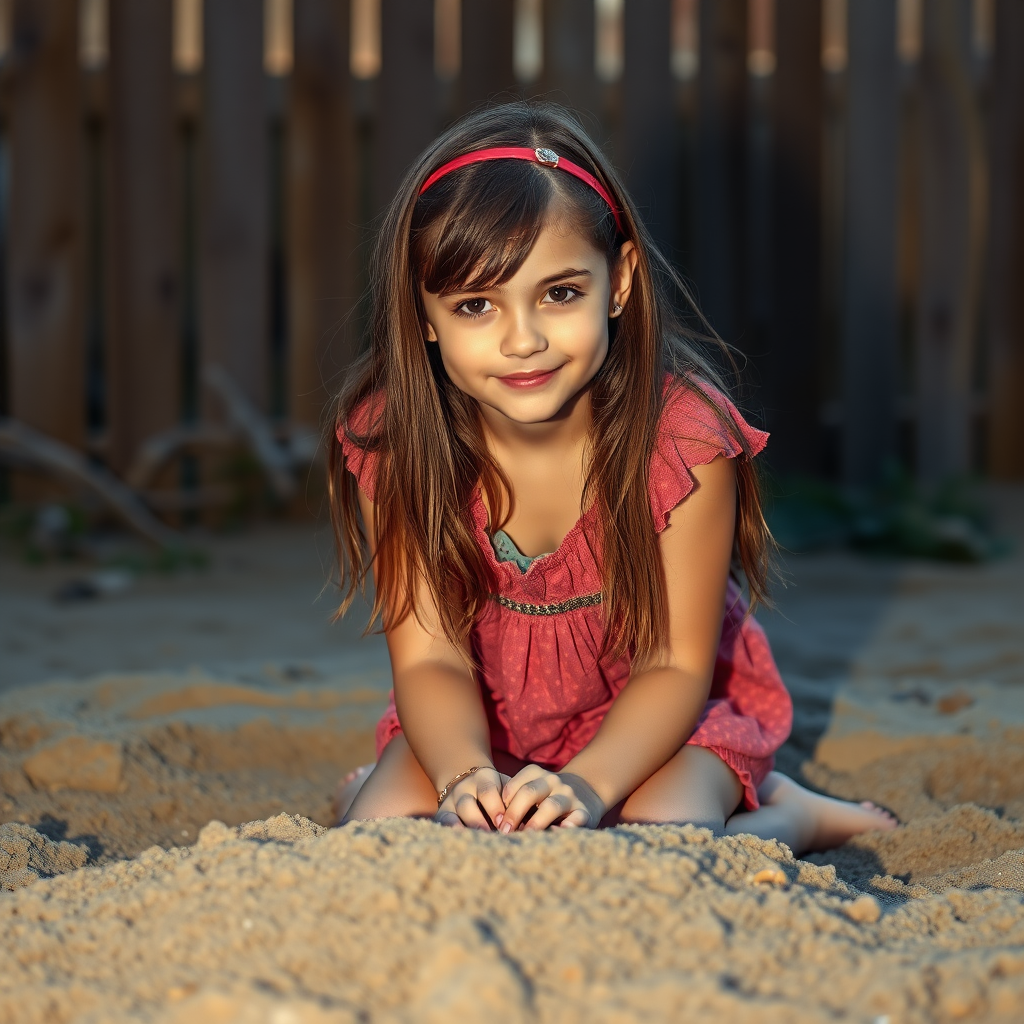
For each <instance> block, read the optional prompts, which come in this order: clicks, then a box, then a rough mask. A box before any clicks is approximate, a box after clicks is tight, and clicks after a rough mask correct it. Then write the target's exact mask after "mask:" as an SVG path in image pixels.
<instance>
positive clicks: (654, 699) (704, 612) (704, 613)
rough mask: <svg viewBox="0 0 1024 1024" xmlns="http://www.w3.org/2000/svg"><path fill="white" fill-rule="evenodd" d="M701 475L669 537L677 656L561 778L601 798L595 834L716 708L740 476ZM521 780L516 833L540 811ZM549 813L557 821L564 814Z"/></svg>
mask: <svg viewBox="0 0 1024 1024" xmlns="http://www.w3.org/2000/svg"><path fill="white" fill-rule="evenodd" d="M693 476H694V479H695V480H696V486H695V487H694V489H693V491H691V492H690V494H689V496H688V497H687V498H686V499H685V500H684V501H683V502H682V503H681V504H680V505H679V506H678V507H677V508H676V509H675V510H674V511H673V512H672V518H671V521H670V523H669V525H668V527H667V528H666V529H665V530H664V531H663V533H662V534H661V536H660V545H661V556H662V564H663V566H664V569H665V580H666V584H667V591H668V634H669V644H668V649H667V650H666V652H665V654H664V655H663V657H662V659H661V660H660V662H659V663H657V664H656V665H654V666H652V667H650V668H648V669H646V670H644V671H640V672H637V673H636V674H635V675H633V676H632V677H631V678H630V680H629V682H628V683H627V684H626V686H625V687H624V688H623V690H622V692H621V693H620V694H619V695H618V697H617V698H616V699H615V701H614V702H613V703H612V706H611V708H610V709H609V710H608V713H607V714H606V715H605V717H604V720H603V721H602V723H601V727H600V728H599V729H598V731H597V734H596V735H595V736H594V738H593V739H592V740H591V741H590V743H588V744H587V746H586V747H584V748H583V750H581V751H580V752H579V754H577V755H576V757H574V758H573V759H572V760H571V761H570V762H569V763H568V764H567V765H566V766H565V768H564V769H562V771H561V772H559V773H558V774H559V775H560V776H562V777H563V778H566V779H570V777H574V778H575V779H577V780H579V781H582V783H583V786H582V787H580V786H578V784H577V783H573V782H571V780H570V784H571V785H572V787H573V788H577V789H584V790H585V789H589V790H591V791H592V792H591V793H589V794H588V793H583V794H582V796H583V801H582V802H583V804H585V805H589V806H588V807H587V811H588V814H587V815H586V817H589V819H590V820H589V821H588V822H587V823H588V824H590V825H591V826H596V825H597V823H598V821H599V820H600V816H601V815H602V814H603V813H604V811H606V810H607V809H608V808H610V807H613V806H614V805H615V804H616V803H618V802H619V801H620V800H622V799H624V798H625V797H627V796H629V795H630V793H632V792H633V791H634V790H636V789H637V788H638V787H639V786H640V785H642V784H643V783H644V782H646V781H647V779H649V778H650V777H651V776H652V775H653V774H654V773H655V772H656V771H658V769H659V768H661V767H662V766H663V765H664V764H666V763H667V762H668V761H669V759H670V758H672V757H673V756H674V755H675V753H676V752H677V751H678V750H679V749H680V747H682V745H683V744H684V743H685V742H686V740H687V739H688V738H689V736H690V734H691V733H692V732H693V729H694V727H695V725H696V724H697V720H698V718H699V717H700V714H701V711H702V710H703V708H704V705H705V703H706V702H707V699H708V693H709V691H710V688H711V675H712V672H713V670H714V667H715V657H716V654H717V650H718V641H719V636H720V633H721V629H722V614H723V607H724V603H725V588H726V584H727V581H728V573H729V560H730V557H731V554H732V543H733V532H734V529H735V520H736V470H735V466H734V464H733V462H732V461H731V460H729V459H726V458H724V457H719V458H717V459H715V461H714V462H712V463H710V464H709V465H706V466H697V467H695V468H694V469H693ZM518 778H519V777H518V776H517V777H516V779H513V780H512V781H511V782H510V783H509V784H508V785H507V786H506V787H505V793H504V795H505V802H506V803H507V804H508V811H507V812H506V815H505V821H506V822H511V823H512V827H516V826H517V825H518V824H519V823H520V822H521V820H522V816H523V815H524V814H525V813H526V811H527V810H528V809H529V806H530V805H531V804H532V803H533V802H535V801H531V799H530V796H529V794H524V795H523V797H522V798H521V799H520V798H517V796H516V794H517V789H516V780H517V779H518ZM594 797H596V801H595V800H594V799H593V798H594ZM550 810H551V812H552V814H553V812H554V810H555V809H554V807H552V808H551V809H550ZM563 813H564V812H563ZM595 815H596V816H597V820H594V817H595ZM555 816H557V815H555ZM548 817H549V814H548V813H544V814H542V813H540V809H539V810H538V814H537V816H536V818H535V820H536V821H537V825H536V826H535V825H533V822H531V823H530V824H531V827H543V825H544V824H545V823H547V819H548ZM551 820H554V817H551ZM573 823H583V818H580V819H579V820H578V822H577V821H574V822H573Z"/></svg>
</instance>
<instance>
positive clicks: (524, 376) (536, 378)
mask: <svg viewBox="0 0 1024 1024" xmlns="http://www.w3.org/2000/svg"><path fill="white" fill-rule="evenodd" d="M557 372H558V367H556V368H555V369H554V370H525V371H522V372H520V373H510V374H507V375H506V376H504V377H499V378H498V380H500V381H501V383H502V384H504V385H506V386H507V387H510V388H517V389H519V390H523V389H525V388H539V387H540V386H541V385H542V384H546V383H547V382H548V381H549V380H551V378H552V377H554V375H555V374H556V373H557Z"/></svg>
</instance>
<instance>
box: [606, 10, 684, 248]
mask: <svg viewBox="0 0 1024 1024" xmlns="http://www.w3.org/2000/svg"><path fill="white" fill-rule="evenodd" d="M622 21H623V26H622V27H623V34H624V40H623V42H624V46H623V51H624V68H623V80H622V121H621V123H622V130H621V141H620V144H619V145H618V146H617V147H616V158H617V161H618V164H619V166H620V167H621V168H622V169H623V171H625V173H626V180H627V182H628V184H629V190H630V194H631V195H632V197H633V200H634V201H635V202H636V203H637V205H638V206H639V208H640V213H641V215H642V216H643V217H644V221H645V223H646V225H647V227H648V229H649V230H650V232H651V234H652V235H653V236H654V238H655V241H657V242H658V243H659V244H660V245H662V246H663V247H664V248H665V250H666V252H667V253H668V254H669V255H672V252H673V248H674V246H675V245H676V242H677V232H676V225H677V219H678V217H677V206H676V202H677V195H678V190H679V185H678V182H679V168H678V139H677V131H676V120H675V91H674V88H673V82H672V0H634V2H633V3H631V4H629V5H628V6H627V8H626V11H625V12H624V15H623V19H622Z"/></svg>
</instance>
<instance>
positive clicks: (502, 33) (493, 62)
mask: <svg viewBox="0 0 1024 1024" xmlns="http://www.w3.org/2000/svg"><path fill="white" fill-rule="evenodd" d="M514 30H515V0H488V2H487V3H479V2H477V3H473V2H472V0H469V2H466V0H463V4H462V106H463V109H464V110H472V109H473V107H476V106H479V105H480V104H481V103H485V102H486V101H487V100H488V99H490V98H492V97H496V96H500V95H501V94H502V93H505V92H507V91H509V90H514V89H515V85H516V76H515V72H514V71H513V68H512V42H513V32H514Z"/></svg>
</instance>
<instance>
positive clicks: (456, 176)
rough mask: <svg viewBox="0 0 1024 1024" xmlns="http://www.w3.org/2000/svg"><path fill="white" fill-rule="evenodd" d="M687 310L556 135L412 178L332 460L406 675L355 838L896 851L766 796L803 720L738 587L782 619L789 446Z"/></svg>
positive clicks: (871, 811) (644, 241)
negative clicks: (725, 375) (426, 833)
mask: <svg viewBox="0 0 1024 1024" xmlns="http://www.w3.org/2000/svg"><path fill="white" fill-rule="evenodd" d="M670 287H671V288H674V289H675V293H673V292H671V291H670V290H669V289H670ZM676 293H677V294H678V295H679V296H680V297H681V300H682V302H683V303H684V304H689V307H688V308H689V311H690V312H691V313H692V314H695V315H697V316H699V314H696V311H695V309H694V307H693V306H692V302H691V301H690V299H689V296H688V294H687V292H686V290H685V288H684V286H683V285H682V284H681V282H680V281H679V279H678V277H677V276H676V275H675V274H674V272H673V271H672V269H671V268H670V266H669V265H668V263H667V262H666V261H665V259H664V258H663V257H662V256H661V255H660V254H659V253H658V251H657V249H656V248H655V246H654V245H653V244H652V242H651V239H650V237H649V236H648V234H647V232H646V231H645V230H644V228H643V227H642V225H641V223H640V221H639V218H638V217H637V214H636V211H635V208H634V207H633V204H632V203H631V202H630V200H629V198H628V196H627V195H626V192H625V190H624V189H623V187H622V185H621V184H620V182H619V180H618V178H617V176H616V175H615V172H614V171H613V170H612V168H611V167H610V166H609V164H608V162H607V161H606V160H605V158H604V157H603V156H602V154H601V152H600V150H599V149H598V148H597V147H596V146H595V145H594V144H593V143H592V142H591V141H590V140H589V139H588V138H587V136H586V135H585V134H584V132H583V130H582V129H581V128H580V126H579V125H578V124H577V123H576V122H575V121H574V120H573V119H572V118H570V117H569V116H568V115H567V114H566V113H565V112H564V111H562V110H561V109H559V108H556V107H552V106H548V105H539V104H534V103H513V104H508V105H504V106H498V107H493V108H490V109H486V110H482V111H479V112H476V113H473V114H470V115H469V116H467V117H465V118H463V119H462V120H461V121H460V122H458V123H457V124H456V125H455V126H454V127H453V128H451V129H450V130H449V131H447V132H446V133H445V134H444V135H443V136H441V138H440V139H438V140H437V141H436V142H435V143H434V144H433V145H432V146H430V147H429V149H428V150H427V151H426V152H425V153H424V154H423V155H422V156H421V157H420V158H419V160H418V161H417V162H416V163H415V165H414V166H413V167H412V169H411V170H410V171H409V173H408V175H407V176H406V178H405V181H404V182H403V184H402V185H401V187H400V189H399V192H398V195H397V196H396V198H395V200H394V202H393V203H392V204H391V207H390V209H389V211H388V213H387V215H386V217H385V220H384V223H383V227H382V230H381V232H380V237H379V241H378V244H377V249H376V253H375V259H374V263H373V272H372V298H373V306H372V325H371V337H370V348H369V351H368V352H367V353H366V355H365V356H364V357H363V358H362V359H361V361H360V362H359V364H358V365H357V367H356V368H355V370H354V372H353V375H352V377H351V379H350V381H349V384H348V386H347V387H346V388H345V390H344V392H343V393H342V395H341V397H340V399H339V404H338V411H337V421H336V424H337V429H336V436H335V437H334V438H333V439H332V445H331V450H330V456H329V460H330V483H331V509H332V514H333V519H334V526H335V533H336V537H337V540H338V543H339V549H340V556H341V557H340V561H341V572H342V579H343V583H344V582H347V592H346V596H345V601H344V603H343V605H342V609H341V610H342V612H344V611H345V610H346V609H347V607H348V605H349V603H350V602H351V600H352V598H353V596H354V593H355V591H356V590H357V589H358V588H359V587H360V586H361V585H362V584H363V583H364V582H365V581H366V579H367V576H368V574H369V572H370V570H371V568H372V570H373V578H374V581H375V584H376V596H375V600H374V608H373V614H374V618H376V617H377V616H378V615H379V616H381V618H382V624H383V628H384V631H385V633H386V635H387V642H388V649H389V652H390V656H391V664H392V670H393V677H394V693H393V699H392V701H391V703H390V705H389V707H388V709H387V711H386V713H385V715H384V717H383V719H382V720H381V722H380V724H379V726H378V728H377V753H378V760H377V763H376V766H374V767H373V768H372V771H371V770H369V769H363V770H361V771H360V772H358V773H353V774H352V775H351V776H350V777H349V778H348V779H347V780H345V785H344V787H343V789H342V791H341V792H340V793H339V800H338V802H339V808H338V809H339V812H340V815H341V816H342V818H343V820H346V821H348V820H353V819H364V818H381V817H390V816H394V815H417V816H433V817H435V819H436V820H437V821H439V822H441V823H442V824H446V825H452V826H456V827H462V826H468V827H471V828H478V829H494V830H497V831H499V832H502V833H508V832H510V831H513V830H517V829H544V828H548V827H550V826H559V827H562V828H567V827H587V828H595V827H597V826H598V825H601V824H605V825H608V824H614V823H617V822H692V823H694V824H697V825H706V826H711V827H713V828H716V829H719V830H722V829H724V831H725V832H727V833H739V832H750V833H754V834H755V835H758V836H763V837H776V838H778V839H780V840H782V841H783V842H785V843H787V844H788V845H789V846H790V847H792V849H793V850H794V852H796V853H801V852H803V851H806V850H811V849H820V848H826V847H830V846H834V845H838V844H839V843H842V842H844V841H845V840H846V839H848V838H849V837H850V836H852V835H854V834H856V833H858V832H863V831H866V830H869V829H887V828H893V827H894V826H895V821H894V820H893V818H892V817H891V816H890V815H888V814H887V813H886V812H884V811H882V810H880V809H878V808H876V807H874V805H871V804H861V805H857V804H850V803H844V802H841V801H838V800H832V799H829V798H826V797H823V796H819V795H817V794H813V793H811V792H809V791H807V790H805V789H803V788H801V787H800V786H798V785H797V784H796V783H794V782H793V781H791V780H790V779H788V778H786V777H784V776H782V775H780V774H778V773H776V772H773V771H772V770H771V769H772V764H773V754H774V752H775V751H776V750H777V749H778V748H779V746H780V745H781V744H782V742H783V741H784V740H785V738H786V736H787V735H788V733H789V729H790V725H791V721H792V707H791V704H790V699H789V696H788V694H787V693H786V690H785V688H784V687H783V685H782V681H781V680H780V678H779V674H778V671H777V669H776V667H775V664H774V662H773V660H772V656H771V653H770V651H769V649H768V644H767V641H766V639H765V636H764V633H763V632H762V630H761V628H760V626H758V624H757V623H756V622H755V621H754V619H753V618H751V617H750V615H749V612H748V609H747V607H746V606H745V604H744V602H743V599H742V598H741V596H740V591H739V587H738V586H737V584H736V583H735V582H734V581H733V579H732V578H731V576H730V567H731V566H732V565H734V564H737V563H738V566H739V567H740V568H741V569H742V570H743V572H744V573H745V575H746V579H747V583H748V586H749V589H750V592H751V595H752V597H753V599H754V600H755V601H756V600H757V599H758V598H762V597H763V596H764V594H765V589H766V583H767V575H768V559H769V553H770V545H771V538H770V535H769V534H768V531H767V528H766V526H765V524H764V520H763V519H762V516H761V507H760V503H759V498H758V490H757V483H756V477H755V473H754V469H753V467H752V465H751V463H750V459H751V458H752V457H753V456H755V455H756V454H757V453H758V452H760V451H761V449H762V448H763V447H764V445H765V441H766V440H767V436H766V435H765V434H763V433H762V432H761V431H758V430H755V429H753V428H752V427H750V426H749V425H748V424H747V423H746V422H745V421H744V420H743V418H742V417H741V416H740V414H739V413H738V412H737V410H736V408H735V406H734V405H733V404H732V402H731V401H730V400H729V399H728V398H727V397H726V393H725V388H724V385H723V383H722V382H721V380H720V378H719V375H718V374H717V373H716V371H715V369H714V365H713V363H712V362H711V360H709V358H708V357H707V356H706V355H704V354H703V353H702V348H703V347H704V345H705V341H704V340H703V339H702V338H701V337H700V336H698V335H696V334H694V333H693V332H692V331H689V330H688V329H686V328H685V326H684V325H683V322H682V321H681V320H680V319H679V318H678V317H677V315H676V311H675V309H674V306H673V301H672V296H673V294H676ZM701 322H702V323H703V321H701ZM713 344H715V345H718V346H719V347H720V348H722V346H721V344H720V343H718V342H717V341H715V342H713ZM360 523H361V524H362V525H361V527H360Z"/></svg>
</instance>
